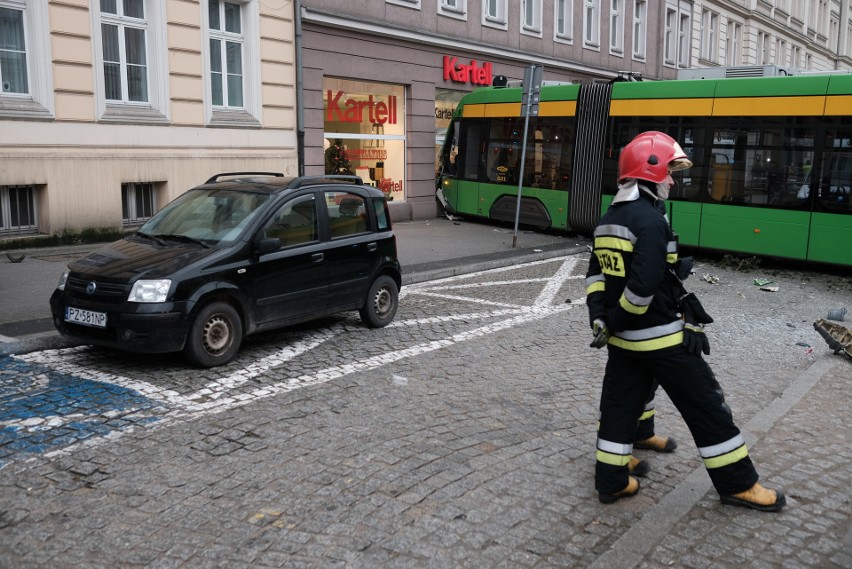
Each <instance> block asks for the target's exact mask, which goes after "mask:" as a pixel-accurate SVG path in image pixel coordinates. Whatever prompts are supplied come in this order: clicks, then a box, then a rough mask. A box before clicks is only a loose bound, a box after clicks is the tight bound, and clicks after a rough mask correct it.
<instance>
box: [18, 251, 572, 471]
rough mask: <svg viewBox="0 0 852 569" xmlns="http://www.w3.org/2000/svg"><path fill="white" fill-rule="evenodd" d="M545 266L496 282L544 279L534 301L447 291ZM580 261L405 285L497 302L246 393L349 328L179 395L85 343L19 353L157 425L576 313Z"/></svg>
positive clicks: (462, 302)
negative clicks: (451, 329) (112, 368)
mask: <svg viewBox="0 0 852 569" xmlns="http://www.w3.org/2000/svg"><path fill="white" fill-rule="evenodd" d="M545 263H551V264H555V263H559V266H558V268H557V269H556V270H555V272H554V274H553V275H552V276H550V277H546V278H536V279H530V278H520V279H516V280H511V279H509V280H501V281H498V282H499V284H500V285H501V286H513V285H515V286H520V285H525V286H529V285H531V284H535V283H541V284H542V289H541V291H540V292H539V294H538V295H537V296H536V298H535V300H534V301H533V302H532V304H508V303H505V302H499V301H496V300H489V299H487V298H484V299H483V298H469V297H465V296H459V295H457V294H449V293H448V292H447V291H451V290H452V291H458V290H464V289H470V288H475V287H487V286H490V285H495V284H497V282H495V281H482V280H480V281H478V282H476V281H477V279H483V278H486V277H491V276H493V275H494V274H497V273H502V272H506V271H509V270H512V271H523V270H525V269H527V268H531V267H533V266H539V265H542V264H545ZM576 263H577V258H576V257H575V256H572V257H561V258H558V259H550V260H545V261H536V262H533V263H526V264H523V265H516V266H512V267H501V268H499V269H491V270H488V271H483V272H479V273H471V274H466V275H457V276H455V277H449V278H446V279H440V280H437V281H430V282H425V283H418V284H416V285H412V286H409V287H406V288H405V289H403V291H404V293H405V295H400V297H401V298H404V297H408V296H413V297H417V296H419V297H428V298H441V299H444V300H450V301H452V302H453V303H454V306H457V307H458V308H459V310H460V311H461V310H463V307H464V306H482V305H486V306H492V307H494V310H486V311H479V312H470V313H462V312H460V313H455V314H448V315H442V316H433V317H428V318H415V319H409V320H404V321H399V322H395V323H393V324H392V325H391V326H394V327H402V326H407V327H416V326H419V325H429V324H433V323H436V322H438V323H440V322H468V321H474V320H494V321H492V322H487V323H484V324H483V325H481V326H477V327H474V328H472V329H470V330H464V331H461V332H455V333H451V334H449V335H448V336H447V337H445V338H441V339H435V340H430V341H427V342H422V343H418V344H415V345H411V346H405V347H401V348H399V349H393V350H388V351H386V352H383V353H381V354H378V355H373V356H369V357H365V358H361V359H357V360H355V361H352V362H348V363H346V364H342V365H335V366H330V367H327V368H324V369H321V370H318V371H314V372H311V373H307V374H303V375H300V376H298V377H293V378H287V379H283V380H281V381H278V382H275V383H267V384H264V385H261V386H258V387H257V388H256V389H250V390H246V389H245V384H246V383H247V382H248V381H249V380H251V379H252V378H256V377H258V376H261V375H263V374H265V373H267V372H270V371H272V370H274V369H276V368H278V367H280V366H283V365H286V364H287V363H288V362H290V361H292V360H293V359H294V358H296V357H298V356H301V355H303V354H306V353H308V352H310V351H311V350H314V349H316V348H317V347H319V346H321V345H322V344H324V343H326V342H328V341H329V340H333V339H334V338H336V337H337V336H339V335H341V334H343V333H345V332H348V331H350V330H351V327H350V326H348V325H347V324H345V323H339V324H335V325H332V326H330V327H328V328H324V329H322V330H317V331H314V332H312V333H309V334H307V335H306V336H305V337H304V338H303V339H301V340H299V341H297V342H294V343H293V344H290V345H288V346H286V347H284V348H282V349H281V350H278V351H276V352H275V353H274V354H272V355H269V356H266V357H264V358H262V359H259V360H256V361H253V362H251V363H250V364H248V365H247V366H245V367H244V368H241V369H237V370H235V371H233V372H232V373H230V374H229V375H228V376H226V377H224V378H221V379H217V380H213V381H211V382H208V383H207V384H205V385H204V387H202V388H201V389H198V390H196V391H192V392H189V393H181V392H178V391H176V390H174V389H167V388H163V387H161V386H158V385H154V384H152V383H150V382H145V381H140V380H138V379H132V378H128V377H122V376H119V375H116V374H112V373H107V372H104V371H101V370H99V369H95V368H92V367H91V364H90V362H89V356H88V354H87V348H84V347H76V348H69V349H63V350H46V351H42V352H33V353H31V354H26V355H23V356H15V357H16V358H17V359H19V360H21V361H25V362H28V363H32V364H38V365H41V366H45V367H46V368H48V369H51V370H55V371H57V372H61V373H63V374H67V375H69V376H73V377H78V378H81V379H85V380H91V381H97V382H104V383H109V384H113V385H116V386H119V387H122V388H125V389H130V390H133V391H135V392H137V393H139V394H140V395H142V396H144V397H146V398H148V399H150V400H153V401H155V402H159V403H162V404H163V405H162V407H163V411H162V414H161V415H160V416H158V419H159V420H158V421H157V423H156V425H163V424H167V423H169V422H170V421H174V420H178V419H185V418H191V417H196V416H199V415H203V414H208V413H217V412H221V411H225V410H227V409H232V408H234V407H238V406H242V405H246V404H248V403H251V402H254V401H258V400H261V399H264V398H267V397H272V396H275V395H279V394H282V393H286V392H290V391H293V390H296V389H301V388H303V387H309V386H314V385H320V384H323V383H326V382H328V381H331V380H334V379H338V378H341V377H345V376H347V375H350V374H353V373H359V372H366V371H370V370H374V369H377V368H380V367H383V366H386V365H388V364H391V363H394V362H398V361H401V360H404V359H407V358H413V357H418V356H421V355H424V354H429V353H432V352H436V351H439V350H442V349H445V348H449V347H451V346H454V345H456V344H459V343H462V342H466V341H470V340H475V339H477V338H482V337H485V336H488V335H490V334H494V333H497V332H500V331H503V330H506V329H508V328H511V327H513V326H518V325H522V324H526V323H529V322H532V321H535V320H539V319H542V318H547V317H549V316H553V315H556V314H559V313H561V312H565V311H567V310H571V309H573V308H576V307H577V306H578V304H579V303H565V302H561V303H559V302H554V299H555V295H556V294H557V293H558V291H559V290H561V288H562V287H563V285H564V284H565V282H566V281H568V280H571V279H578V278H582V277H581V276H577V275H572V273H573V272H574V270H575V268H576ZM462 281H467V282H462ZM471 281H474V282H471ZM238 387H242V389H239V390H238V389H237V388H238ZM46 424H47V423H45V422H43V421H42V422H39V423H38V425H35V424H34V425H32V426H30V427H31V428H44V426H45V425H46ZM16 426H17V427H22V428H27V426H25V425H22V424H20V423H18V424H17V425H16ZM121 433H122V431H114V432H112V433H110V435H109V439H114V438H115V437H117V436H121ZM104 438H105V437H100V438H94V439H89V440H86V441H85V442H82V443H78V444H75V445H72V446H69V447H66V448H64V449H60V450H57V451H52V452H50V453H46V456H48V455H50V456H52V455H55V454H57V453H61V452H70V451H72V450H73V449H74V448H75V447H77V446H79V445H91V444H97V441H98V440H103V439H104Z"/></svg>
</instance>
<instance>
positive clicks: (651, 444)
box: [633, 435, 677, 452]
mask: <svg viewBox="0 0 852 569" xmlns="http://www.w3.org/2000/svg"><path fill="white" fill-rule="evenodd" d="M633 448H638V449H642V450H655V451H657V452H672V451H674V449H676V448H677V441H675V440H674V439H673V438H671V437H661V436H660V435H654V436H653V437H649V438H647V439H644V440H641V441H636V442H635V443H633Z"/></svg>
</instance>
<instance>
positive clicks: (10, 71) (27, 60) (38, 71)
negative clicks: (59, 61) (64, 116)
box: [0, 0, 53, 118]
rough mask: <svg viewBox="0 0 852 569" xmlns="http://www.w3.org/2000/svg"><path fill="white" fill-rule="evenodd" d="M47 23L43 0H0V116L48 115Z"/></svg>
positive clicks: (50, 95) (50, 111)
mask: <svg viewBox="0 0 852 569" xmlns="http://www.w3.org/2000/svg"><path fill="white" fill-rule="evenodd" d="M49 34H50V26H49V24H48V14H47V3H46V2H44V1H43V0H0V117H8V118H51V116H52V115H53V92H52V91H53V87H52V76H51V70H52V67H51V65H50V37H49Z"/></svg>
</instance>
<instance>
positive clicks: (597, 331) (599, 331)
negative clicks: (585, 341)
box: [589, 318, 609, 349]
mask: <svg viewBox="0 0 852 569" xmlns="http://www.w3.org/2000/svg"><path fill="white" fill-rule="evenodd" d="M592 333H593V334H594V335H595V339H594V340H592V343H591V344H589V347H590V348H598V349H600V348H603V347H604V346H606V344H607V342H608V341H609V329H607V327H606V322H604V321H603V320H601V319H600V318H596V319H595V320H594V322H592Z"/></svg>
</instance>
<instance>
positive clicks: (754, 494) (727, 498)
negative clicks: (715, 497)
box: [719, 483, 787, 512]
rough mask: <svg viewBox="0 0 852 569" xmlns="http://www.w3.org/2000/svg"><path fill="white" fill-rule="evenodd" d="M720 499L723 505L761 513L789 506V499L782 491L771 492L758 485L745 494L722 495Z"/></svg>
mask: <svg viewBox="0 0 852 569" xmlns="http://www.w3.org/2000/svg"><path fill="white" fill-rule="evenodd" d="M719 498H720V499H721V500H722V503H723V504H728V505H729V506H742V507H744V508H752V509H754V510H760V511H761V512H777V511H779V510H780V509H781V508H783V507H784V506H785V505H787V499H786V498H785V497H784V494H782V493H781V492H780V491H778V490H769V489H768V488H764V487H763V486H761V485H760V484H757V483H755V485H754V486H752V487H751V488H749V489H748V490H746V491H744V492H740V493H738V494H731V495H723V494H720V495H719Z"/></svg>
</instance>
